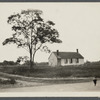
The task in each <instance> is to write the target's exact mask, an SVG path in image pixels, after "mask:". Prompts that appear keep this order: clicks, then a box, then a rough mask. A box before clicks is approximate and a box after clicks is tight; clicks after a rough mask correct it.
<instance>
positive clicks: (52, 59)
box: [48, 53, 57, 67]
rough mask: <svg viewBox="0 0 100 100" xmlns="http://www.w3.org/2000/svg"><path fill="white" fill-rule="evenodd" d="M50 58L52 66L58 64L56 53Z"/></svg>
mask: <svg viewBox="0 0 100 100" xmlns="http://www.w3.org/2000/svg"><path fill="white" fill-rule="evenodd" d="M48 60H49V66H52V67H55V66H57V58H56V56H55V54H54V53H51V55H50V57H49V59H48Z"/></svg>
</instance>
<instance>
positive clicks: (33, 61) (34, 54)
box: [33, 52, 36, 66]
mask: <svg viewBox="0 0 100 100" xmlns="http://www.w3.org/2000/svg"><path fill="white" fill-rule="evenodd" d="M35 53H36V52H34V54H33V66H34V65H35V62H34V57H35Z"/></svg>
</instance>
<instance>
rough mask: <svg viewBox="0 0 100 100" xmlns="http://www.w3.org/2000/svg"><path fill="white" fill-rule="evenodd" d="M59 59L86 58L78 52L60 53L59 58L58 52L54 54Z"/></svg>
mask: <svg viewBox="0 0 100 100" xmlns="http://www.w3.org/2000/svg"><path fill="white" fill-rule="evenodd" d="M53 53H54V54H55V55H56V57H57V58H62V59H66V58H82V59H83V58H84V57H83V56H82V55H81V54H80V53H77V52H59V55H58V56H57V52H53Z"/></svg>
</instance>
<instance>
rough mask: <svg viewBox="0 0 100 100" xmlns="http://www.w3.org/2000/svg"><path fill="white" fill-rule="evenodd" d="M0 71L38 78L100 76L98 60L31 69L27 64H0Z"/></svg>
mask: <svg viewBox="0 0 100 100" xmlns="http://www.w3.org/2000/svg"><path fill="white" fill-rule="evenodd" d="M0 72H4V73H9V74H15V75H16V74H17V75H23V76H28V77H39V78H55V77H56V78H58V77H63V78H65V77H99V78H100V62H97V63H87V64H84V65H79V66H60V67H50V66H43V65H42V66H34V68H33V69H32V70H30V69H29V66H25V65H24V66H20V65H19V66H1V67H0Z"/></svg>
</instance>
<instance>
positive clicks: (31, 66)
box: [30, 50, 33, 69]
mask: <svg viewBox="0 0 100 100" xmlns="http://www.w3.org/2000/svg"><path fill="white" fill-rule="evenodd" d="M32 68H33V60H32V50H30V69H32Z"/></svg>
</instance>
